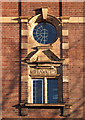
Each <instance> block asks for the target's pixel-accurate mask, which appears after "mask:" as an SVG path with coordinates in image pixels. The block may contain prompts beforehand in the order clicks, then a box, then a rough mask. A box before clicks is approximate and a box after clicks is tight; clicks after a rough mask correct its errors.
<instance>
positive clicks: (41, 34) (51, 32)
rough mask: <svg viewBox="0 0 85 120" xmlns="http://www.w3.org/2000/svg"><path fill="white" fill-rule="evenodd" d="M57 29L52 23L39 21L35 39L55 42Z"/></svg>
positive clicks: (46, 42)
mask: <svg viewBox="0 0 85 120" xmlns="http://www.w3.org/2000/svg"><path fill="white" fill-rule="evenodd" d="M56 36H57V30H56V28H55V27H54V26H53V25H52V24H50V23H39V24H38V25H36V26H35V28H34V30H33V37H34V39H35V40H36V41H37V42H38V43H41V44H49V43H53V42H54V41H55V40H56Z"/></svg>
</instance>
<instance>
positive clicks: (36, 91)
mask: <svg viewBox="0 0 85 120" xmlns="http://www.w3.org/2000/svg"><path fill="white" fill-rule="evenodd" d="M33 103H43V80H42V79H34V80H33Z"/></svg>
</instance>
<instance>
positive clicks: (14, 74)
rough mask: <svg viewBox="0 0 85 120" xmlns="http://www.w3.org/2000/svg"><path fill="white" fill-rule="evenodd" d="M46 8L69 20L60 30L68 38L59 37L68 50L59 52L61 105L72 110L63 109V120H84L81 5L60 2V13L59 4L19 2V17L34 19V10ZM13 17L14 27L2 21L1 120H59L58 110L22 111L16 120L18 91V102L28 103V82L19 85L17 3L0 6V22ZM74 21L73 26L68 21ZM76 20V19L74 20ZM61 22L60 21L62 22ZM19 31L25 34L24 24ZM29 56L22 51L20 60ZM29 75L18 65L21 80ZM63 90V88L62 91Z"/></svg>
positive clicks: (23, 67)
mask: <svg viewBox="0 0 85 120" xmlns="http://www.w3.org/2000/svg"><path fill="white" fill-rule="evenodd" d="M43 7H48V14H51V15H52V16H55V17H59V16H60V15H59V10H62V16H68V17H69V21H70V22H63V23H62V30H68V35H63V36H62V43H67V44H68V48H66V47H65V49H62V58H64V59H65V63H63V79H64V78H65V80H66V81H63V83H62V82H61V83H60V84H63V91H62V93H63V103H64V104H70V105H71V108H69V109H64V116H63V117H66V116H67V117H68V118H83V112H84V111H83V110H84V104H83V102H84V99H83V98H84V96H83V87H84V86H83V85H84V84H83V80H84V79H83V78H84V63H83V60H84V36H83V34H84V24H85V20H84V22H81V21H80V22H79V21H78V20H79V19H80V18H81V17H85V16H84V2H75V3H74V2H63V3H62V9H60V8H59V2H37V3H36V2H22V3H21V16H27V17H28V18H29V17H32V16H35V10H36V9H38V8H43ZM3 17H5V20H7V19H6V18H7V17H16V19H17V21H18V22H17V23H15V22H14V23H13V22H11V21H9V22H3V20H2V117H3V118H60V116H59V114H60V111H59V110H58V109H40V108H38V109H27V108H22V109H21V114H22V116H19V108H18V107H16V106H17V105H18V104H19V97H20V96H19V93H20V89H19V88H21V102H27V101H28V100H27V97H28V85H27V84H28V82H27V81H26V79H25V78H24V79H23V80H22V81H21V87H19V85H20V82H19V81H20V67H19V65H20V61H19V60H20V59H19V57H20V48H19V47H20V42H19V41H20V33H19V32H20V22H19V3H18V2H2V18H3ZM71 17H73V18H74V19H75V21H76V22H74V21H71V20H70V18H71ZM76 17H79V19H78V20H76ZM63 20H64V19H62V21H63ZM21 30H28V27H27V23H26V22H22V23H21ZM22 43H28V36H26V35H24V36H22V35H21V46H22ZM27 54H28V50H27V49H21V59H23V58H25V57H26V56H27ZM27 75H28V66H27V64H22V65H21V78H22V76H27ZM61 89H62V87H61ZM63 117H61V118H63Z"/></svg>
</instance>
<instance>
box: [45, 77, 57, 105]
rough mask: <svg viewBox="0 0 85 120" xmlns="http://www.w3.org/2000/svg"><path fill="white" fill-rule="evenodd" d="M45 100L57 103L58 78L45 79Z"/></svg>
mask: <svg viewBox="0 0 85 120" xmlns="http://www.w3.org/2000/svg"><path fill="white" fill-rule="evenodd" d="M47 101H48V103H58V80H56V79H47Z"/></svg>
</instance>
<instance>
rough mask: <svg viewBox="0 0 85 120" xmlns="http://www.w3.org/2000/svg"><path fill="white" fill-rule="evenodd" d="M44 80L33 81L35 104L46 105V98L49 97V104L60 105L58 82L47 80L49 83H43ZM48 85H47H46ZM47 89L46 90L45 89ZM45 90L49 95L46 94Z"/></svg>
mask: <svg viewBox="0 0 85 120" xmlns="http://www.w3.org/2000/svg"><path fill="white" fill-rule="evenodd" d="M43 81H44V79H33V93H32V94H33V103H34V104H42V103H44V99H45V98H44V97H47V103H48V104H51V103H55V104H57V103H58V80H57V79H47V80H46V81H47V83H46V82H43ZM45 84H46V85H45ZM45 86H46V87H47V89H45V88H44V87H45ZM45 90H47V91H46V93H47V95H44V94H45V92H44V91H45Z"/></svg>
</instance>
